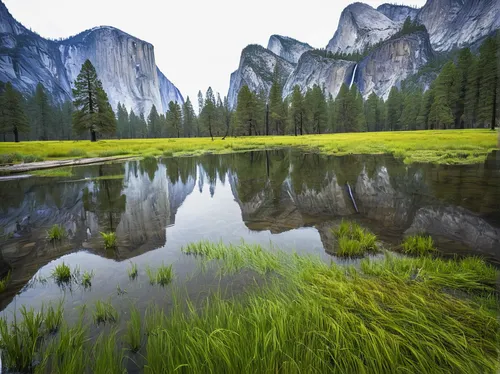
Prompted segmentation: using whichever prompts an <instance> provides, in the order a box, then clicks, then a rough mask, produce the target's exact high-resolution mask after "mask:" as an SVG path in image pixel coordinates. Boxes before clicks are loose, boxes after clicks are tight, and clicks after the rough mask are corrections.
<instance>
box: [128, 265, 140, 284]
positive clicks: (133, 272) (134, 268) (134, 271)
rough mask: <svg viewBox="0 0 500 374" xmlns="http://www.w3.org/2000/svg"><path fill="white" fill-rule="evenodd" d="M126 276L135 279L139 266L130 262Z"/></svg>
mask: <svg viewBox="0 0 500 374" xmlns="http://www.w3.org/2000/svg"><path fill="white" fill-rule="evenodd" d="M127 273H128V277H129V278H130V279H132V280H134V279H136V278H137V276H138V275H139V268H138V267H137V264H135V263H133V262H131V263H130V267H129V268H128V269H127Z"/></svg>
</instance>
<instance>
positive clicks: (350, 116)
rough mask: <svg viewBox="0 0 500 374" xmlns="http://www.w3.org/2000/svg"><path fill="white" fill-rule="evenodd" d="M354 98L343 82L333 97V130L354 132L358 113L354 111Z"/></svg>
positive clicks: (356, 129)
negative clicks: (334, 97) (335, 96)
mask: <svg viewBox="0 0 500 374" xmlns="http://www.w3.org/2000/svg"><path fill="white" fill-rule="evenodd" d="M355 106H356V103H355V98H354V97H353V95H352V94H351V91H350V90H349V87H347V85H346V84H345V83H344V84H342V86H341V87H340V91H339V93H338V95H337V98H336V99H335V121H336V122H335V129H334V131H335V132H356V131H359V129H358V114H357V113H356V112H355Z"/></svg>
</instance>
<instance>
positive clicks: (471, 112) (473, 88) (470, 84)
mask: <svg viewBox="0 0 500 374" xmlns="http://www.w3.org/2000/svg"><path fill="white" fill-rule="evenodd" d="M478 74H479V61H478V58H477V57H476V56H473V58H472V62H471V65H470V67H469V73H468V76H467V89H466V93H465V103H464V119H465V125H466V126H467V127H475V126H476V123H477V113H478V107H479V76H478Z"/></svg>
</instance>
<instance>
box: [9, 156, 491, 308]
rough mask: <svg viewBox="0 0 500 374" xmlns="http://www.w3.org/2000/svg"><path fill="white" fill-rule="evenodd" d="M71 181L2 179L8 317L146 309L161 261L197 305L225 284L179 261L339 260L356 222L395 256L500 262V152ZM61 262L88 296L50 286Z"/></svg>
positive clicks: (233, 163) (269, 161)
mask: <svg viewBox="0 0 500 374" xmlns="http://www.w3.org/2000/svg"><path fill="white" fill-rule="evenodd" d="M73 170H74V174H75V175H74V176H73V177H71V178H35V177H33V178H28V179H19V180H10V181H0V196H1V198H0V235H3V237H2V238H1V239H0V247H1V257H0V271H1V272H2V273H4V274H5V272H6V271H8V269H9V268H12V281H11V283H10V284H9V287H8V289H7V291H6V292H4V293H3V294H0V309H2V310H4V313H5V314H6V315H10V314H11V313H10V312H12V311H14V310H16V309H18V308H19V307H20V306H21V305H26V306H28V307H29V306H33V307H35V308H39V307H41V306H42V304H43V303H49V302H51V301H53V302H56V301H58V300H60V299H61V298H63V297H64V300H65V306H66V307H67V308H68V307H76V306H79V305H84V304H90V305H91V304H92V303H93V302H94V301H95V300H97V299H108V298H109V299H111V300H112V301H113V304H114V305H115V307H117V308H118V309H119V310H120V309H121V310H122V311H126V310H127V309H128V307H129V306H130V304H131V303H133V304H136V305H139V306H140V307H141V308H144V307H145V306H146V305H147V304H148V303H149V301H151V300H153V299H162V298H163V299H165V294H166V293H168V292H170V291H169V290H168V289H164V288H161V287H153V286H151V285H149V282H148V278H147V276H146V273H145V269H146V267H147V266H150V267H152V268H155V267H157V266H159V265H161V264H162V263H164V264H165V265H168V264H174V269H175V274H176V277H175V281H174V285H173V286H172V287H182V288H183V289H185V290H186V291H187V292H188V293H189V294H190V295H191V296H193V297H195V298H196V296H197V295H203V294H204V293H205V292H208V291H209V290H210V289H211V288H212V287H218V286H220V282H222V281H221V280H220V279H219V278H218V277H217V276H216V275H215V274H212V273H211V272H210V271H207V272H200V271H199V270H197V268H198V266H197V262H196V260H195V259H193V258H192V257H189V256H186V255H183V254H182V253H181V251H180V249H181V247H182V246H183V245H185V244H187V243H190V242H193V241H199V240H211V241H223V242H225V243H239V242H241V240H244V241H245V242H247V243H252V244H255V243H257V244H261V245H263V246H266V247H269V246H271V245H272V246H275V247H279V248H281V249H283V250H289V251H298V252H300V253H310V254H316V255H320V256H322V257H323V258H325V259H326V260H329V259H332V260H333V261H337V262H340V261H339V260H338V259H337V258H336V257H335V256H334V253H335V244H334V240H333V238H332V235H331V232H330V229H331V227H332V226H334V225H336V224H338V223H339V222H340V221H341V220H342V219H343V218H347V219H352V220H357V221H359V222H360V223H361V224H362V225H363V226H365V227H367V228H369V229H370V230H372V231H373V232H374V233H375V234H377V235H378V237H379V238H380V239H381V240H382V241H383V242H384V244H385V246H386V247H391V246H397V245H398V244H399V243H400V242H401V239H402V238H403V237H404V235H409V234H414V233H427V234H430V235H432V236H433V238H434V239H435V241H436V243H437V245H438V247H439V249H440V250H441V251H442V252H443V254H444V255H455V254H459V255H461V254H466V253H467V254H470V253H472V254H476V255H481V256H484V257H486V258H487V259H488V260H489V261H492V262H495V263H498V262H500V156H499V154H498V153H492V154H491V155H490V157H489V158H488V160H487V161H486V162H485V163H484V164H483V165H472V166H437V165H405V164H403V163H402V162H401V161H399V160H395V159H394V158H392V157H391V156H384V155H378V156H344V157H333V156H332V157H328V156H321V155H318V154H307V153H302V152H298V151H291V150H283V151H261V152H249V153H240V154H231V155H207V156H201V157H187V158H168V159H163V160H159V161H156V160H154V159H146V160H141V161H136V160H134V161H128V162H123V163H116V164H102V165H92V166H84V167H78V168H74V169H73ZM347 184H349V185H350V186H351V188H352V190H353V195H354V198H355V200H356V203H357V208H358V209H359V214H358V213H356V210H355V208H354V205H353V203H352V201H351V199H350V197H349V193H348V192H347V189H346V185H347ZM54 224H61V225H63V226H64V227H65V229H66V231H67V232H68V233H69V238H68V239H67V240H64V241H63V242H62V243H58V244H53V243H49V242H47V240H46V235H47V233H46V232H47V230H48V229H49V228H50V227H51V226H52V225H54ZM100 231H106V232H108V231H114V232H116V234H117V237H118V249H117V250H115V251H106V250H104V249H103V242H102V239H101V237H100V235H99V232H100ZM130 261H132V262H134V263H136V264H137V265H138V267H139V278H138V279H137V280H135V281H131V280H129V278H128V274H127V268H128V267H130ZM62 262H65V263H66V264H68V265H70V266H71V268H74V267H76V266H78V267H79V269H80V271H81V272H83V271H85V270H88V271H94V273H95V276H94V279H93V281H92V288H91V289H90V290H84V289H83V288H81V287H79V286H78V285H74V286H73V287H66V288H60V287H59V286H57V285H56V284H55V282H54V280H52V279H51V278H50V274H51V272H52V270H53V269H54V268H55V266H56V265H57V264H60V263H62ZM193 274H194V275H193ZM246 278H247V275H246V274H245V273H243V274H241V275H240V276H238V277H232V278H225V280H224V281H223V282H225V283H224V284H222V285H223V286H224V287H226V288H227V289H228V290H230V291H231V290H233V289H235V290H241V289H242V288H244V287H245V285H246V283H247V282H246ZM70 309H73V308H70Z"/></svg>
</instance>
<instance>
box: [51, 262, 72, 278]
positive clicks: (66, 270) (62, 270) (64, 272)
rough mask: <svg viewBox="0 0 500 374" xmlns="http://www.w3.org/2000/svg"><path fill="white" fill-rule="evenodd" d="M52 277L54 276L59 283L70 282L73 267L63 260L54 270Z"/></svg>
mask: <svg viewBox="0 0 500 374" xmlns="http://www.w3.org/2000/svg"><path fill="white" fill-rule="evenodd" d="M52 277H54V279H55V280H56V282H58V283H68V282H69V281H70V280H71V269H70V267H69V266H68V265H66V264H65V263H64V262H63V263H62V264H59V265H57V266H56V267H55V269H54V270H52Z"/></svg>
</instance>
